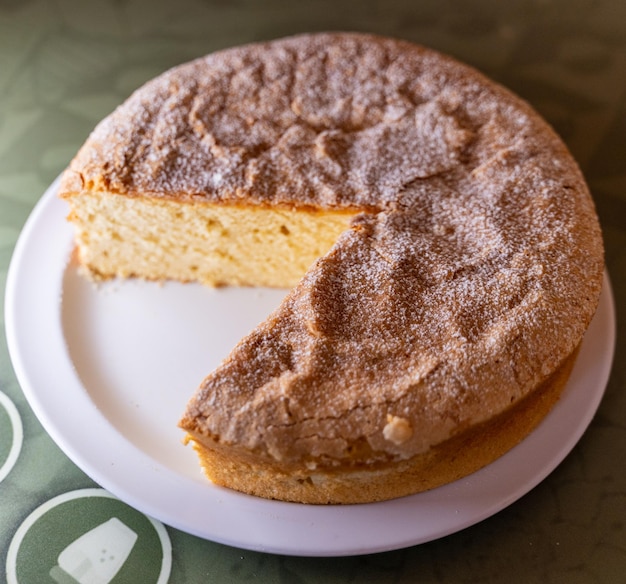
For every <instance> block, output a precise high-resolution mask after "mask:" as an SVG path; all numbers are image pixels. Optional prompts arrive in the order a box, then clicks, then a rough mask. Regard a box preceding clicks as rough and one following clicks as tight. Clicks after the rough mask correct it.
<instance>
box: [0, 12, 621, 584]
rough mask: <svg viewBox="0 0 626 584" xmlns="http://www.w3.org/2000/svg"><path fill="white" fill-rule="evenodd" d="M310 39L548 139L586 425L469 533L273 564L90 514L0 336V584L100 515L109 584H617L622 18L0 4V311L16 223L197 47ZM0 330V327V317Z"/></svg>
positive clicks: (136, 518)
mask: <svg viewBox="0 0 626 584" xmlns="http://www.w3.org/2000/svg"><path fill="white" fill-rule="evenodd" d="M319 30H361V31H370V32H377V33H382V34H387V35H391V36H396V37H400V38H405V39H409V40H413V41H417V42H419V43H422V44H425V45H428V46H431V47H433V48H436V49H439V50H441V51H444V52H447V53H449V54H451V55H453V56H455V57H457V58H459V59H461V60H463V61H465V62H467V63H469V64H471V65H474V66H476V67H477V68H479V69H480V70H482V71H483V72H485V73H486V74H488V75H489V76H491V77H492V78H494V79H496V80H498V81H500V82H501V83H503V84H504V85H506V86H508V87H509V88H511V89H513V90H514V91H515V92H517V93H518V94H520V95H521V96H522V97H524V98H525V99H527V100H528V101H529V102H530V103H531V104H532V105H533V106H534V107H535V108H536V109H537V110H538V111H539V112H540V113H541V114H542V115H543V116H544V117H545V118H546V119H547V120H548V121H549V122H550V123H551V124H552V125H553V126H554V127H555V128H556V130H557V131H558V132H559V133H560V135H561V136H562V137H563V139H564V140H565V142H566V143H567V144H568V146H569V148H570V149H571V151H572V153H573V155H574V156H575V158H576V159H577V160H578V162H579V163H580V165H581V167H582V169H583V172H584V173H585V175H586V177H587V180H588V183H589V185H590V188H591V191H592V193H593V196H594V198H595V201H596V204H597V208H598V213H599V216H600V220H601V223H602V227H603V232H604V238H605V245H606V262H607V268H608V271H609V273H610V276H611V279H612V285H613V292H614V296H615V303H616V307H617V344H616V353H615V360H614V364H613V369H612V372H611V376H610V379H609V382H608V386H607V390H606V393H605V396H604V398H603V401H602V403H601V405H600V408H599V411H598V413H597V415H596V416H595V418H594V420H593V421H592V423H591V425H590V427H589V428H588V430H587V432H586V433H585V434H584V436H583V438H582V439H581V440H580V442H579V443H578V444H577V446H576V447H575V448H574V450H573V451H572V452H571V454H570V455H569V456H568V457H567V458H566V459H565V460H564V461H563V462H562V463H561V464H560V465H559V466H558V468H557V469H556V470H555V471H554V472H553V473H551V474H550V475H549V476H548V478H546V479H545V480H544V481H543V482H541V483H540V484H539V485H538V486H537V487H536V488H534V489H533V490H532V491H531V492H529V493H528V494H527V495H525V496H524V497H522V498H521V499H520V500H518V501H516V502H515V503H513V504H512V505H510V506H509V507H507V508H506V509H504V510H502V511H500V512H499V513H497V514H496V515H494V516H492V517H490V518H488V519H486V520H484V521H482V522H481V523H479V524H477V525H474V526H471V527H469V528H467V529H464V530H462V531H459V532H457V533H454V534H452V535H448V536H446V537H444V538H441V539H439V540H435V541H431V542H428V543H424V544H422V545H418V546H414V547H411V548H407V549H401V550H395V551H389V552H384V553H378V554H369V555H361V556H352V557H333V558H315V557H297V556H280V555H273V554H266V553H261V552H254V551H247V550H242V549H237V548H234V547H230V546H227V545H223V544H219V543H214V542H211V541H206V540H203V539H200V538H198V537H195V536H192V535H189V534H187V533H184V532H181V531H179V530H176V529H174V528H171V527H169V526H163V525H161V524H159V523H157V522H151V521H149V520H148V518H146V517H145V516H143V515H142V514H141V513H138V512H137V511H135V510H133V509H131V508H129V507H127V506H125V505H124V504H123V503H122V502H120V501H119V500H117V499H115V498H112V497H111V496H109V495H108V493H107V492H105V491H104V490H102V489H101V488H100V487H99V485H97V484H95V483H94V482H93V481H92V480H91V479H90V478H89V477H88V476H86V475H85V474H84V473H83V472H82V471H81V470H80V469H79V468H78V467H76V466H75V465H74V464H73V463H72V462H71V461H70V460H69V459H68V458H67V457H66V456H65V455H64V454H63V452H62V451H61V450H60V449H59V448H58V447H57V446H56V444H55V443H54V442H53V441H52V440H51V439H50V438H49V436H48V435H47V433H46V432H45V431H44V429H43V428H42V426H41V425H40V423H39V422H38V420H37V418H36V417H35V415H34V414H33V412H32V411H31V409H30V406H29V404H28V402H27V401H26V399H25V397H24V395H23V393H22V390H21V388H20V385H19V384H18V381H17V379H16V376H15V373H14V370H13V368H12V364H11V361H10V358H9V352H8V347H7V341H6V340H5V335H0V398H1V400H0V562H1V563H2V564H3V566H4V565H6V569H4V568H3V569H2V571H0V581H4V578H5V577H6V579H7V581H8V582H19V583H20V584H41V583H42V582H55V581H57V582H66V581H70V582H71V581H72V580H71V579H67V577H66V576H63V574H60V571H59V569H58V567H56V568H55V567H54V566H55V563H56V562H57V556H58V554H59V551H60V549H63V547H64V546H63V545H62V546H61V548H59V545H60V543H59V542H61V543H63V542H64V541H67V542H71V541H75V540H76V539H77V537H78V536H79V535H80V534H81V533H83V532H85V531H86V530H87V528H90V527H93V526H96V525H104V522H105V521H104V520H105V519H106V518H109V517H111V516H112V515H115V516H116V517H117V518H119V519H121V520H122V522H123V523H124V524H125V525H126V526H129V525H131V526H134V527H133V528H132V531H133V532H135V533H140V534H141V537H140V538H139V539H138V540H137V542H136V545H135V547H133V548H132V549H133V551H132V554H131V556H128V562H127V563H126V564H125V565H124V566H123V569H121V570H120V571H119V572H117V573H116V575H115V577H114V579H113V580H111V581H112V582H138V583H139V582H140V583H144V582H145V583H151V582H171V583H180V582H216V583H225V582H284V583H305V582H306V583H314V582H324V583H333V582H336V583H344V582H357V583H361V582H398V583H399V582H424V583H426V582H462V583H470V582H480V583H489V582H498V583H499V582H508V583H514V582H524V583H527V582H542V583H557V582H558V583H561V582H563V583H568V584H577V583H587V582H588V583H604V582H607V583H618V582H626V527H625V523H626V424H625V420H626V392H625V391H624V390H625V389H626V379H625V375H626V368H625V366H624V363H625V362H626V343H625V341H624V338H623V328H624V320H623V317H622V310H621V308H622V306H623V305H624V303H626V2H624V1H623V0H596V1H594V0H516V1H513V2H497V1H496V0H470V1H464V0H447V1H439V0H423V1H414V2H411V1H408V0H407V1H402V0H386V1H385V2H383V1H375V0H362V1H360V2H356V1H355V2H347V1H342V0H332V1H330V0H323V1H319V2H301V3H298V2H282V1H280V0H272V1H267V2H260V1H259V2H255V1H253V0H235V1H232V2H227V1H226V0H204V1H201V0H176V1H173V0H172V1H170V2H166V1H162V0H154V1H150V0H99V1H92V2H88V1H81V0H54V1H52V0H50V1H46V0H27V1H20V0H0V294H2V301H3V304H4V291H5V283H6V278H7V272H8V268H9V263H10V260H11V256H12V252H13V249H14V246H15V243H16V241H17V239H18V236H19V234H20V231H21V229H22V226H23V225H24V222H25V221H26V219H27V217H28V216H29V213H30V212H31V210H32V208H33V207H34V205H35V204H36V203H37V201H38V199H39V198H40V197H41V195H42V194H43V193H44V191H45V189H46V188H47V187H48V185H49V184H50V183H51V182H52V181H53V179H54V178H55V177H56V176H57V175H58V174H59V173H60V172H61V171H62V169H63V168H64V167H65V166H66V165H67V163H68V162H69V160H70V159H71V158H72V156H73V155H74V153H75V152H76V150H77V149H78V148H79V146H80V145H81V144H82V142H83V141H84V139H85V138H86V137H87V135H88V133H89V132H90V130H91V129H92V128H93V127H94V125H95V124H96V123H97V122H98V121H99V120H100V119H101V118H103V117H104V116H105V115H107V114H108V113H109V112H110V111H111V110H112V109H113V108H114V107H115V106H116V105H118V104H119V103H120V102H122V101H123V100H124V99H125V98H126V97H127V96H128V95H129V93H130V92H131V91H133V90H134V89H135V88H137V87H139V86H140V85H141V84H142V83H143V82H145V81H147V80H148V79H150V78H152V77H154V76H155V75H157V74H158V73H160V72H162V71H163V70H165V69H167V68H169V67H171V66H173V65H176V64H178V63H182V62H184V61H187V60H189V59H191V58H194V57H197V56H201V55H203V54H206V53H208V52H211V51H213V50H216V49H220V48H223V47H228V46H232V45H236V44H241V43H244V42H249V41H256V40H264V39H270V38H276V37H281V36H286V35H289V34H294V33H299V32H307V31H319ZM42 261H44V260H43V258H42ZM0 319H1V322H2V325H3V327H4V323H5V316H4V310H3V311H2V316H0ZM20 428H21V432H20ZM20 436H21V437H22V439H21V440H20ZM12 444H16V445H17V446H15V447H14V448H15V450H14V451H11V448H12ZM12 452H13V454H12ZM11 457H13V459H11V460H9V459H10V458H11ZM7 460H9V461H8V462H7ZM107 525H108V524H107ZM108 527H110V528H111V529H113V528H114V527H116V526H112V525H108ZM118 527H119V526H118ZM81 530H82V531H81ZM116 533H117V540H116V541H117V544H119V545H121V544H120V543H119V542H121V541H122V540H123V537H122V535H123V534H121V533H122V532H120V531H119V530H118V531H117V532H116ZM140 543H141V546H143V547H141V546H140V545H139V544H140ZM117 544H116V545H117ZM101 551H102V553H104V550H101ZM119 554H122V552H119V551H118V555H119ZM110 557H111V558H112V557H113V556H112V555H111V556H110ZM131 560H132V561H131ZM59 561H60V560H59ZM103 561H104V560H103ZM46 562H47V563H46ZM131 564H132V565H131ZM55 570H56V571H55ZM110 574H112V572H111V573H110ZM74 576H75V579H74V580H73V581H74V582H76V581H81V579H80V578H81V577H80V576H79V575H78V572H76V573H74ZM64 578H65V579H64ZM84 581H86V580H84ZM102 581H106V579H105V580H102Z"/></svg>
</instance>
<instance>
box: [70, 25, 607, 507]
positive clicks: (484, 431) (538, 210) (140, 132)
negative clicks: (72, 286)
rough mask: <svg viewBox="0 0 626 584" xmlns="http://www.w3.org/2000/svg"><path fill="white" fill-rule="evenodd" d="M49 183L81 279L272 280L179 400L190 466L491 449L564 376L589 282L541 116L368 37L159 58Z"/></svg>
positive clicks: (360, 494) (282, 469) (566, 188)
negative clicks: (243, 331) (163, 63)
mask: <svg viewBox="0 0 626 584" xmlns="http://www.w3.org/2000/svg"><path fill="white" fill-rule="evenodd" d="M60 196H61V197H62V198H64V199H65V200H67V202H68V203H69V206H70V213H69V219H70V221H72V223H73V224H74V226H75V229H76V244H77V251H78V258H79V262H80V263H81V266H82V269H83V270H84V271H85V273H86V274H88V275H89V276H90V277H92V278H96V279H100V278H110V277H131V276H136V277H141V278H146V279H153V280H163V279H175V280H180V281H197V282H202V283H204V284H207V285H249V286H279V287H289V288H290V291H289V292H288V294H287V296H286V298H285V300H284V301H283V303H282V304H281V305H280V306H279V307H278V308H277V309H276V311H274V312H273V313H272V314H271V315H269V316H268V317H267V319H266V320H265V321H264V322H263V323H261V324H260V325H259V326H258V327H257V328H255V329H254V330H253V331H252V332H251V333H250V334H249V335H247V336H246V337H245V338H243V339H242V340H241V341H240V342H239V343H238V344H237V346H235V347H234V348H233V350H232V352H231V353H230V355H229V356H228V357H227V358H226V359H225V360H224V361H223V362H222V363H221V364H220V365H219V367H218V368H217V369H216V370H214V371H213V372H211V373H209V374H208V376H207V377H206V378H205V379H204V380H203V381H202V382H201V383H200V386H199V388H198V389H197V390H196V393H195V394H194V395H192V396H191V391H190V396H191V397H190V401H189V404H188V407H187V409H186V411H185V412H184V413H183V412H181V414H182V419H181V421H180V427H181V428H182V430H183V431H184V433H185V436H186V441H188V442H192V443H193V445H194V448H195V449H196V451H197V453H198V456H199V460H200V463H201V466H202V468H203V469H204V471H205V473H206V474H207V476H208V478H209V479H210V480H211V481H212V482H213V483H215V484H217V485H222V486H225V487H229V488H232V489H236V490H239V491H241V492H244V493H249V494H252V495H257V496H261V497H266V498H272V499H279V500H284V501H294V502H301V503H319V504H322V503H364V502H373V501H380V500H385V499H390V498H395V497H401V496H404V495H410V494H414V493H418V492H421V491H423V490H426V489H432V488H435V487H437V486H440V485H442V484H445V483H448V482H450V481H454V480H456V479H459V478H461V477H464V476H467V475H468V474H470V473H472V472H474V471H476V470H478V469H479V468H481V467H483V466H485V465H487V464H489V463H490V462H492V461H493V460H495V459H496V458H498V457H499V456H501V455H502V454H504V453H505V452H507V451H508V450H509V449H511V448H512V447H513V446H514V445H515V444H517V443H518V442H519V441H521V440H523V438H524V437H526V436H527V435H528V434H529V433H530V432H531V431H532V430H533V429H534V428H535V427H536V426H537V424H539V423H540V422H541V421H542V419H543V418H544V417H545V416H546V414H547V413H548V412H549V410H550V408H551V407H552V406H553V404H554V403H555V402H556V401H557V400H558V398H559V395H560V393H561V392H562V390H563V388H564V386H565V383H566V381H567V378H568V376H569V373H570V371H571V368H572V366H573V363H574V361H575V358H576V353H577V350H578V348H579V346H580V344H581V342H582V339H583V336H584V333H585V331H586V329H587V327H588V325H589V323H590V321H591V319H592V317H593V314H594V312H595V310H596V307H597V303H598V299H599V295H600V291H601V285H602V274H603V267H604V260H603V245H602V237H601V232H600V227H599V223H598V219H597V216H596V212H595V209H594V204H593V201H592V198H591V196H590V193H589V191H588V188H587V186H586V184H585V181H584V178H583V176H582V174H581V172H580V170H579V168H578V166H577V165H576V163H575V161H574V160H573V158H572V156H571V154H570V153H569V152H568V150H567V148H566V147H565V146H564V144H563V142H562V141H561V140H560V138H559V137H558V136H557V135H556V134H555V132H554V131H553V130H552V129H551V128H550V127H549V125H548V124H547V123H546V122H545V121H544V120H543V119H541V117H540V116H539V115H538V114H537V113H536V112H535V111H534V110H533V109H532V108H531V107H530V106H529V105H528V104H527V103H525V102H524V101H523V100H521V99H520V98H519V97H517V96H515V95H513V94H512V93H510V92H509V91H508V90H506V89H504V88H503V87H501V86H500V85H498V84H496V83H495V82H493V81H490V80H489V79H487V78H486V77H484V76H483V75H482V74H481V73H479V72H477V71H476V70H474V69H472V68H470V67H468V66H466V65H464V64H461V63H459V62H457V61H456V60H454V59H452V58H450V57H447V56H444V55H442V54H440V53H438V52H435V51H432V50H429V49H427V48H424V47H421V46H418V45H415V44H412V43H409V42H405V41H401V40H395V39H389V38H384V37H378V36H373V35H366V34H356V33H320V34H311V35H300V36H296V37H290V38H286V39H280V40H275V41H271V42H266V43H256V44H250V45H246V46H242V47H236V48H231V49H227V50H223V51H220V52H216V53H213V54H211V55H208V56H206V57H204V58H200V59H197V60H195V61H192V62H190V63H187V64H184V65H181V66H179V67H176V68H174V69H172V70H170V71H167V72H165V73H164V74H163V75H161V76H160V77H157V78H156V79H154V80H153V81H150V82H148V83H147V84H146V85H145V86H143V87H142V88H140V89H138V90H137V91H136V92H135V93H134V94H133V95H132V96H131V97H130V98H129V99H128V100H127V101H126V102H125V103H124V104H122V105H121V106H120V107H119V108H118V109H117V110H116V111H115V112H113V113H112V114H111V115H110V116H109V117H108V118H106V119H105V120H103V121H102V122H101V123H100V124H99V125H98V126H97V128H96V129H95V130H94V132H93V133H92V135H91V136H90V137H89V139H88V140H87V142H86V143H85V145H84V146H83V147H82V148H81V150H80V151H79V153H78V154H77V155H76V157H75V158H74V160H73V161H72V162H71V164H70V165H69V167H68V169H67V170H66V172H65V173H64V175H63V179H62V183H61V188H60Z"/></svg>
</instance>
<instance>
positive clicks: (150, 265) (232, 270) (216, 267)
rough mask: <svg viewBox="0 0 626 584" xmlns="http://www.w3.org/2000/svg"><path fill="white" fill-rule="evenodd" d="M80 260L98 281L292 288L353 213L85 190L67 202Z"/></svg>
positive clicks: (342, 228)
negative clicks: (135, 278) (120, 279)
mask: <svg viewBox="0 0 626 584" xmlns="http://www.w3.org/2000/svg"><path fill="white" fill-rule="evenodd" d="M70 203H71V206H72V211H71V214H70V219H71V220H72V221H73V222H74V224H75V226H76V227H77V243H78V253H79V255H80V261H81V264H82V265H83V266H84V267H86V268H87V270H88V271H89V272H90V274H91V276H92V277H93V278H96V279H102V278H110V277H116V276H117V277H129V276H139V277H142V278H147V279H151V280H164V279H176V280H182V281H198V282H201V283H202V284H206V285H210V286H220V285H254V286H273V287H283V288H291V287H293V286H295V285H296V284H297V282H298V281H299V280H300V279H301V278H302V276H303V275H304V273H305V272H306V271H307V269H308V268H309V267H310V265H311V264H312V263H313V262H314V261H315V260H316V259H317V258H319V257H320V256H322V255H324V254H326V252H327V251H328V250H329V249H330V248H331V247H332V245H333V244H334V243H335V241H336V240H337V238H338V237H339V235H340V234H341V232H342V231H344V230H345V229H347V228H348V226H349V223H350V220H351V218H352V217H353V216H354V214H355V213H353V212H346V211H341V212H337V211H334V212H328V211H324V212H320V211H314V210H290V209H282V208H278V209H276V208H272V209H270V208H266V207H258V206H254V207H252V206H248V207H244V206H233V205H215V204H210V203H206V202H185V203H181V202H180V201H175V202H174V201H170V200H167V199H155V198H149V197H128V196H125V195H118V194H114V193H102V192H93V193H91V192H83V193H80V194H78V195H75V196H74V197H72V198H71V199H70Z"/></svg>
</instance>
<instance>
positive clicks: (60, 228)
mask: <svg viewBox="0 0 626 584" xmlns="http://www.w3.org/2000/svg"><path fill="white" fill-rule="evenodd" d="M56 190H57V185H56V183H55V184H53V185H52V186H51V187H50V188H49V189H48V191H47V192H46V193H45V195H44V197H43V198H42V200H41V201H40V202H39V204H38V205H37V207H36V208H35V209H34V211H33V213H32V215H31V216H30V218H29V220H28V222H27V224H26V226H25V227H24V230H23V232H22V234H21V236H20V239H19V241H18V244H17V246H16V249H15V253H14V256H13V259H12V262H11V266H10V269H9V275H8V282H7V293H6V329H7V338H8V342H9V350H10V353H11V358H12V361H13V364H14V367H15V371H16V374H17V377H18V379H19V382H20V383H21V385H22V388H23V390H24V393H25V394H26V397H27V398H28V400H29V402H30V404H31V407H32V408H33V410H34V412H35V414H36V415H37V416H38V418H39V419H40V421H41V423H42V424H43V426H44V427H45V429H46V430H47V432H48V433H49V434H50V436H51V437H52V439H53V440H54V441H55V442H56V443H57V444H58V445H59V446H60V447H61V448H62V449H63V451H64V452H65V453H66V454H67V455H68V456H69V457H70V458H71V459H72V460H73V461H74V462H75V463H76V464H77V465H78V466H79V467H80V468H81V469H82V470H83V471H84V472H85V473H87V474H88V475H89V476H91V477H92V478H93V479H94V480H95V481H97V482H98V483H99V484H100V485H102V486H103V487H104V488H106V489H108V490H109V491H111V492H112V493H114V494H115V495H117V496H118V497H119V498H120V499H122V500H123V501H125V502H126V503H128V504H130V505H132V506H134V507H135V508H137V509H139V510H140V511H143V512H144V513H146V514H148V515H151V516H153V517H155V518H157V519H159V520H161V521H163V522H164V523H166V524H168V525H171V526H173V527H175V528H178V529H181V530H183V531H186V532H188V533H192V534H195V535H197V536H200V537H203V538H206V539H210V540H213V541H217V542H221V543H225V544H229V545H233V546H238V547H242V548H247V549H253V550H259V551H265V552H274V553H281V554H294V555H309V556H333V555H354V554H365V553H373V552H379V551H385V550H391V549H397V548H401V547H406V546H410V545H414V544H419V543H423V542H426V541H430V540H433V539H436V538H439V537H442V536H444V535H448V534H450V533H453V532H455V531H458V530H460V529H463V528H465V527H468V526H470V525H472V524H475V523H477V522H479V521H481V520H483V519H485V518H486V517H489V516H490V515H492V514H494V513H496V512H497V511H499V510H501V509H503V508H504V507H506V506H507V505H509V504H511V503H512V502H513V501H515V500H516V499H518V498H519V497H521V496H522V495H524V494H525V493H527V492H528V491H529V490H530V489H532V488H533V487H534V486H535V485H537V484H538V483H539V482H540V481H541V480H543V479H544V478H545V477H546V476H547V475H548V474H549V473H550V472H551V471H552V470H553V469H554V468H555V467H556V466H557V465H558V464H559V463H560V462H561V461H562V460H563V458H565V456H566V455H567V454H568V453H569V452H570V450H571V449H572V448H573V447H574V445H575V444H576V442H577V441H578V440H579V438H580V437H581V436H582V434H583V432H584V431H585V429H586V428H587V426H588V425H589V423H590V422H591V419H592V417H593V415H594V414H595V412H596V409H597V407H598V405H599V403H600V400H601V398H602V395H603V392H604V388H605V386H606V382H607V379H608V375H609V370H610V367H611V362H612V358H613V351H614V343H615V313H614V304H613V299H612V295H611V288H610V284H609V281H608V277H605V286H604V291H603V293H602V297H601V301H600V306H599V309H598V311H597V314H596V316H595V318H594V320H593V322H592V324H591V327H590V328H589V330H588V332H587V336H586V338H585V340H584V342H583V346H582V349H581V352H580V355H579V357H578V360H577V362H576V366H575V368H574V371H573V373H572V376H571V379H570V382H569V383H568V385H567V387H566V389H565V392H564V394H563V396H562V398H561V400H560V401H559V402H558V404H557V405H556V406H555V407H554V409H553V410H552V412H551V413H550V414H549V415H548V416H547V418H545V419H544V421H543V422H542V423H541V424H540V426H539V427H538V428H537V429H536V430H535V431H534V432H533V433H532V434H531V435H530V436H529V437H528V438H527V439H526V440H524V441H523V442H522V443H521V444H520V445H518V446H517V447H516V448H514V449H513V450H511V451H510V452H509V453H507V454H506V455H505V456H503V457H501V458H500V459H498V460H497V461H495V462H494V463H492V464H490V465H489V466H487V467H486V468H484V469H482V470H480V471H478V472H476V473H474V474H472V475H470V476H468V477H466V478H464V479H462V480H459V481H457V482H454V483H452V484H449V485H446V486H443V487H440V488H438V489H434V490H432V491H429V492H426V493H420V494H418V495H414V496H410V497H404V498H401V499H396V500H393V501H387V502H383V503H374V504H367V505H346V506H312V505H300V504H293V503H283V502H277V501H269V500H265V499H260V498H256V497H251V496H248V495H243V494H240V493H236V492H234V491H231V490H228V489H223V488H220V487H216V486H215V485H212V484H211V483H210V482H208V481H207V480H206V479H205V478H204V476H203V475H202V473H201V471H200V470H199V465H198V462H197V459H196V456H195V453H194V452H193V450H192V449H191V448H190V447H185V446H183V444H182V439H183V433H182V431H180V430H179V429H178V428H177V421H178V419H179V417H180V416H181V414H182V412H183V410H184V407H185V404H186V401H187V399H189V398H190V397H191V395H192V393H193V392H194V390H195V387H196V386H197V385H198V384H199V382H200V381H201V380H202V378H203V377H204V375H205V374H206V373H208V372H209V371H211V369H212V368H213V367H215V366H216V365H217V364H218V363H219V362H220V361H221V359H222V358H223V357H225V356H226V354H227V353H228V352H229V350H230V348H231V347H232V346H233V345H234V344H235V343H236V342H237V340H238V339H239V338H240V337H241V336H243V335H244V334H245V333H246V332H248V331H249V330H250V329H251V328H252V327H253V326H254V325H255V324H256V323H257V322H259V321H261V320H262V319H263V318H264V317H265V316H266V315H267V314H268V313H269V312H270V311H271V310H272V309H273V308H274V307H275V306H277V305H278V304H279V303H280V301H281V299H282V298H283V297H284V294H285V292H284V291H277V290H267V289H250V288H227V289H216V290H213V289H208V288H205V287H202V286H199V285H193V284H178V283H170V282H168V283H166V284H155V283H147V282H143V281H136V280H128V281H111V282H107V283H104V284H100V285H94V284H92V283H89V282H87V281H86V280H85V279H83V278H81V277H80V276H79V275H78V274H77V270H76V268H75V266H74V265H73V264H72V262H71V259H70V258H71V257H72V248H73V242H72V239H73V235H72V229H71V227H70V226H69V225H68V224H67V223H66V222H65V221H64V216H65V214H66V213H67V208H66V205H65V204H64V203H63V202H62V201H60V200H59V199H58V198H57V197H56V196H55V195H56Z"/></svg>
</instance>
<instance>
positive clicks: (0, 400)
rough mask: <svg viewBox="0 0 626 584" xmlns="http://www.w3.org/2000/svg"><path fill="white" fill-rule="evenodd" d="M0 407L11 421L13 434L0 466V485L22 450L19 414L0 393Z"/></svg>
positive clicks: (22, 436)
mask: <svg viewBox="0 0 626 584" xmlns="http://www.w3.org/2000/svg"><path fill="white" fill-rule="evenodd" d="M0 406H2V407H3V408H4V409H5V411H6V413H7V414H8V416H9V420H10V421H11V427H12V432H13V442H12V443H11V447H10V449H9V454H8V455H7V457H6V460H5V461H4V463H3V464H2V466H0V483H1V482H2V481H3V480H4V479H5V478H6V477H7V475H8V474H9V473H10V472H11V469H12V468H13V466H14V465H15V463H16V462H17V459H18V457H19V455H20V451H21V450H22V442H23V440H24V430H23V428H22V419H21V418H20V414H19V412H18V411H17V408H16V407H15V404H14V403H13V402H12V401H11V400H10V399H9V397H8V396H7V395H6V394H4V393H3V392H1V391H0Z"/></svg>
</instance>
